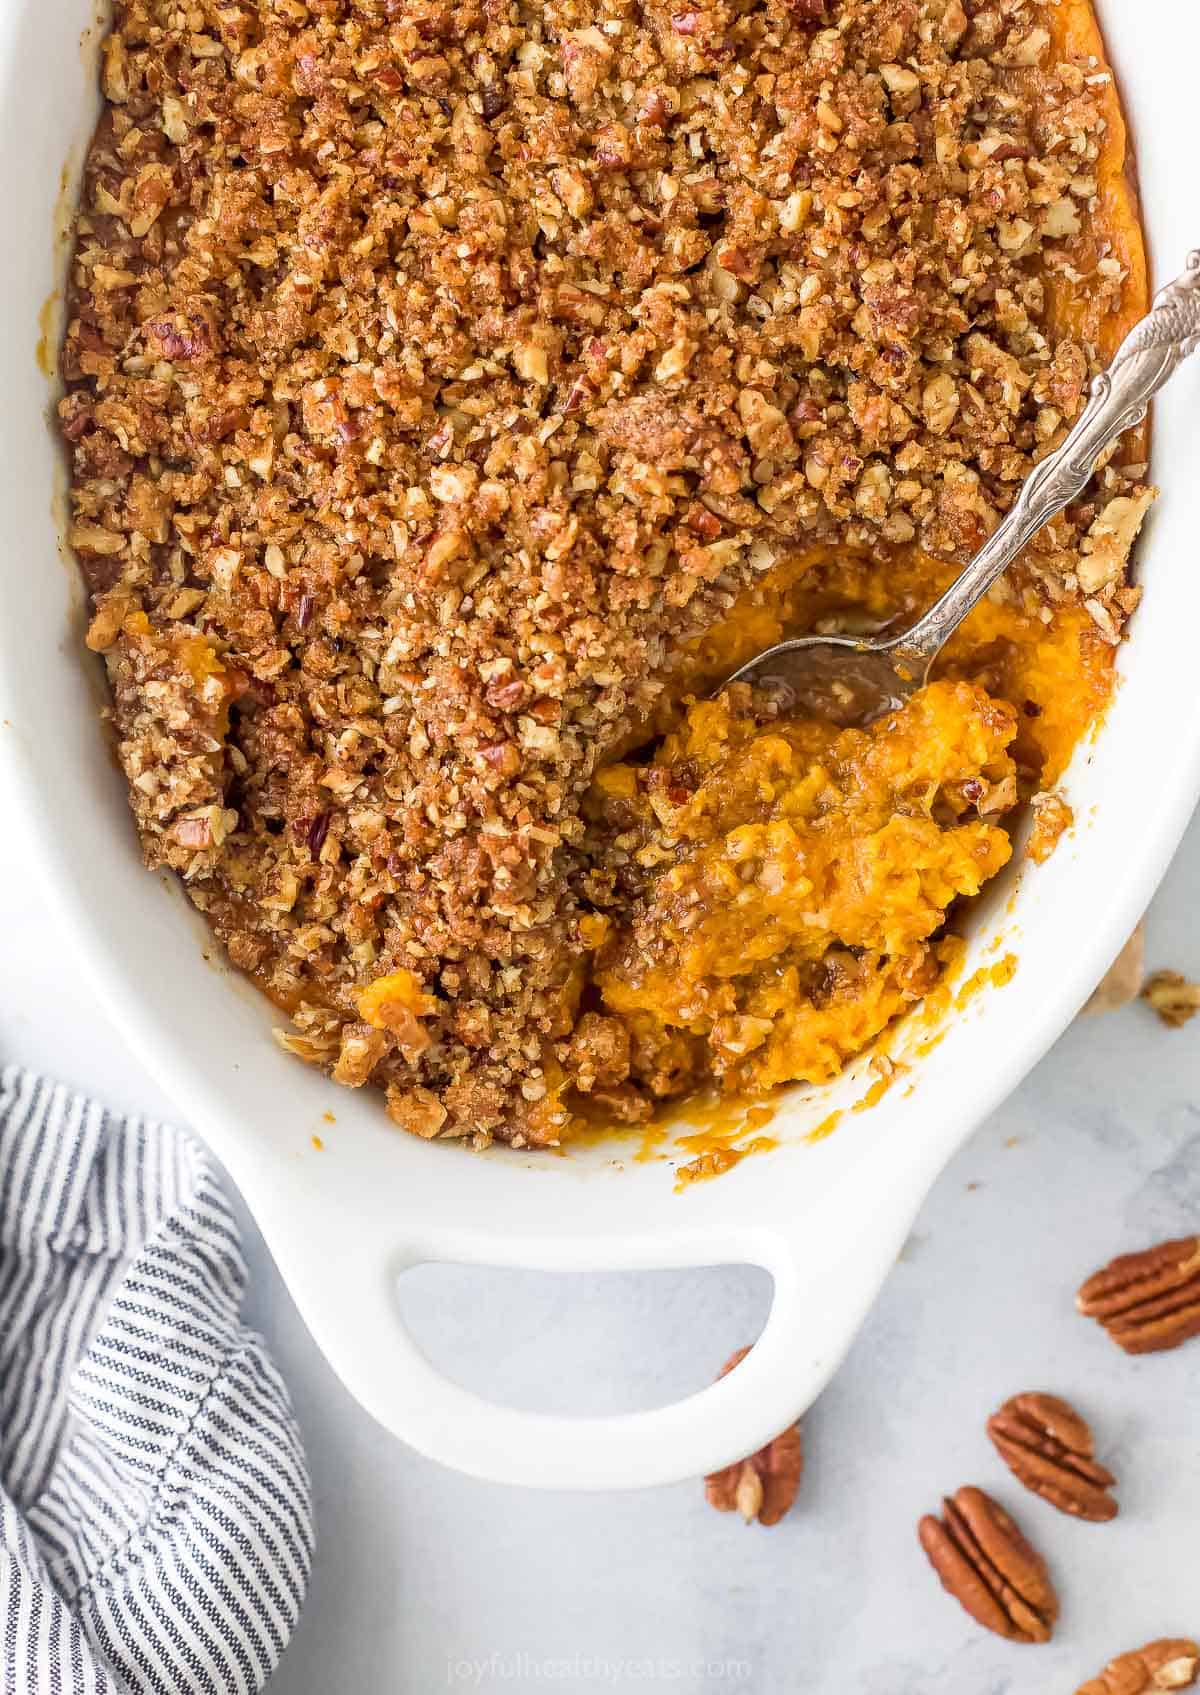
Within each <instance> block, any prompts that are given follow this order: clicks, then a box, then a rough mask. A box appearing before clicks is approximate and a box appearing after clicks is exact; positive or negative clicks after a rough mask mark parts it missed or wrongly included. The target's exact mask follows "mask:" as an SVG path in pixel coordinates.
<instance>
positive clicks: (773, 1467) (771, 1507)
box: [704, 1348, 804, 1524]
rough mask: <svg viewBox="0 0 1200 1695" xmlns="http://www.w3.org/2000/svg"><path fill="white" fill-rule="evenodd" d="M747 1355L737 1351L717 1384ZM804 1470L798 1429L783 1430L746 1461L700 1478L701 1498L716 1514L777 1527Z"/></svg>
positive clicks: (802, 1451)
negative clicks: (738, 1517) (737, 1516)
mask: <svg viewBox="0 0 1200 1695" xmlns="http://www.w3.org/2000/svg"><path fill="white" fill-rule="evenodd" d="M749 1352H750V1350H749V1348H739V1349H738V1351H737V1353H736V1354H734V1355H732V1356H731V1358H729V1359H728V1360H726V1362H725V1364H724V1365H723V1366H722V1367H721V1371H720V1373H719V1376H718V1379H717V1381H718V1382H720V1379H721V1378H722V1377H724V1376H726V1375H727V1373H729V1372H731V1371H732V1370H733V1369H734V1367H735V1366H737V1365H740V1364H741V1362H742V1361H743V1360H744V1359H745V1357H746V1355H747V1354H748V1353H749ZM803 1470H804V1449H803V1447H802V1445H801V1440H800V1426H799V1425H798V1424H792V1425H789V1426H788V1428H787V1429H786V1430H784V1431H783V1432H781V1434H780V1435H778V1436H776V1437H775V1439H774V1440H773V1441H771V1442H768V1443H767V1445H766V1447H765V1448H760V1449H759V1450H758V1452H757V1453H756V1454H751V1455H750V1457H749V1459H745V1460H735V1461H734V1462H733V1464H732V1465H727V1466H725V1467H724V1469H723V1470H721V1471H714V1472H713V1473H712V1474H711V1475H710V1476H708V1477H706V1478H705V1479H704V1498H705V1500H707V1502H708V1504H709V1506H711V1507H716V1509H717V1511H718V1512H722V1513H731V1512H733V1511H734V1510H735V1509H736V1511H738V1512H739V1513H741V1515H742V1517H743V1518H744V1519H745V1521H746V1523H747V1524H751V1523H752V1522H753V1521H754V1520H755V1519H757V1520H758V1522H759V1523H760V1524H778V1523H779V1521H780V1519H781V1518H782V1517H783V1516H784V1514H785V1513H786V1512H787V1510H788V1508H789V1507H790V1506H791V1504H792V1502H793V1501H794V1500H795V1499H796V1491H797V1489H798V1488H799V1487H800V1476H801V1473H802V1472H803Z"/></svg>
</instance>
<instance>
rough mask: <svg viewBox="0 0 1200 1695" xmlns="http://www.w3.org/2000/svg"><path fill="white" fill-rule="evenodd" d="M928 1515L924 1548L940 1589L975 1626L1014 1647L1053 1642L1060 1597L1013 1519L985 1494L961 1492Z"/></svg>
mask: <svg viewBox="0 0 1200 1695" xmlns="http://www.w3.org/2000/svg"><path fill="white" fill-rule="evenodd" d="M942 1511H943V1517H942V1518H940V1519H937V1518H934V1517H933V1516H932V1514H926V1516H925V1517H924V1518H923V1519H922V1520H921V1522H920V1524H919V1525H918V1526H917V1535H918V1536H919V1538H920V1541H921V1546H922V1548H924V1550H925V1552H926V1554H927V1555H928V1558H929V1563H930V1565H932V1567H933V1569H934V1571H936V1572H937V1574H938V1576H939V1577H940V1578H941V1580H942V1588H943V1589H944V1590H945V1591H946V1592H947V1594H949V1595H953V1596H954V1599H955V1600H956V1601H957V1602H958V1603H959V1605H960V1606H961V1607H964V1608H965V1609H966V1611H967V1612H969V1613H970V1615H971V1617H972V1618H973V1619H974V1620H975V1621H976V1623H977V1624H982V1625H983V1626H984V1627H985V1628H986V1629H988V1630H994V1631H995V1632H996V1634H997V1636H1006V1637H1007V1638H1008V1639H1009V1641H1011V1642H1049V1640H1050V1637H1051V1634H1052V1633H1053V1630H1054V1621H1055V1619H1056V1618H1057V1617H1058V1596H1057V1595H1056V1594H1055V1591H1054V1585H1053V1584H1052V1583H1051V1581H1050V1576H1049V1573H1048V1572H1047V1570H1046V1564H1045V1561H1044V1560H1043V1559H1042V1556H1041V1555H1040V1554H1039V1553H1038V1552H1037V1550H1036V1548H1033V1547H1031V1546H1030V1544H1029V1543H1028V1542H1027V1541H1026V1540H1025V1538H1024V1536H1022V1534H1021V1532H1020V1531H1019V1530H1018V1529H1017V1527H1016V1525H1015V1524H1014V1523H1013V1521H1012V1519H1011V1518H1010V1517H1009V1515H1008V1514H1007V1513H1006V1512H1005V1511H1004V1508H1003V1507H1001V1506H1000V1505H999V1504H998V1503H997V1502H996V1501H993V1500H992V1498H991V1496H990V1495H985V1494H984V1492H983V1490H982V1489H975V1488H970V1487H968V1488H965V1489H960V1490H959V1491H958V1492H957V1494H955V1495H954V1496H953V1497H951V1498H950V1499H948V1500H945V1501H943V1502H942Z"/></svg>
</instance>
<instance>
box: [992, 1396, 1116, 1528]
mask: <svg viewBox="0 0 1200 1695" xmlns="http://www.w3.org/2000/svg"><path fill="white" fill-rule="evenodd" d="M987 1433H988V1435H989V1436H990V1437H991V1439H992V1441H993V1442H994V1443H995V1445H996V1449H997V1452H998V1453H999V1455H1000V1458H1001V1459H1002V1460H1003V1461H1004V1463H1005V1465H1006V1466H1007V1467H1008V1469H1009V1470H1010V1471H1011V1472H1012V1474H1013V1476H1014V1477H1015V1478H1016V1479H1017V1480H1018V1481H1019V1482H1021V1483H1023V1484H1024V1485H1025V1487H1026V1489H1032V1490H1033V1492H1034V1494H1035V1495H1040V1496H1041V1497H1042V1498H1043V1500H1046V1501H1049V1503H1050V1505H1051V1506H1052V1507H1057V1508H1058V1510H1059V1512H1063V1513H1073V1514H1074V1515H1075V1517H1076V1518H1086V1519H1091V1520H1092V1521H1093V1522H1095V1523H1097V1524H1099V1523H1103V1522H1104V1521H1105V1520H1106V1519H1110V1518H1115V1517H1116V1516H1117V1503H1116V1502H1115V1501H1114V1500H1113V1498H1112V1496H1111V1495H1110V1494H1109V1489H1110V1488H1111V1487H1112V1485H1113V1484H1114V1483H1115V1482H1116V1478H1115V1477H1114V1476H1113V1474H1112V1472H1111V1471H1109V1470H1107V1468H1106V1467H1104V1466H1102V1465H1100V1464H1099V1462H1098V1461H1097V1460H1096V1459H1095V1458H1094V1454H1095V1446H1094V1444H1093V1442H1092V1432H1091V1430H1090V1429H1089V1427H1088V1424H1087V1421H1086V1419H1082V1418H1080V1416H1079V1414H1078V1413H1077V1412H1076V1411H1075V1409H1074V1407H1072V1406H1070V1405H1068V1403H1067V1402H1066V1401H1062V1400H1060V1399H1059V1398H1058V1396H1057V1395H1039V1394H1026V1395H1014V1396H1013V1397H1012V1399H1011V1400H1008V1401H1005V1403H1004V1405H1003V1406H1002V1407H1001V1408H1000V1410H999V1412H995V1413H993V1414H992V1416H991V1418H989V1419H988V1422H987Z"/></svg>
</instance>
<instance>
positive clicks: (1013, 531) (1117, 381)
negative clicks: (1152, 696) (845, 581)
mask: <svg viewBox="0 0 1200 1695" xmlns="http://www.w3.org/2000/svg"><path fill="white" fill-rule="evenodd" d="M1198 345H1200V251H1197V252H1194V253H1191V254H1189V256H1188V262H1187V270H1186V271H1185V272H1184V274H1183V275H1182V276H1181V277H1177V278H1176V280H1175V281H1174V282H1173V283H1169V284H1168V285H1167V286H1166V288H1164V289H1162V290H1160V292H1159V293H1158V294H1157V295H1156V296H1155V298H1154V304H1153V306H1152V307H1151V308H1150V311H1149V312H1148V313H1147V314H1146V316H1145V317H1144V318H1143V319H1142V320H1141V321H1140V323H1137V324H1135V325H1134V327H1133V329H1132V330H1130V332H1129V334H1128V335H1127V336H1126V337H1125V340H1124V341H1123V342H1122V343H1121V345H1120V347H1119V348H1118V349H1117V351H1116V353H1115V354H1114V356H1113V359H1112V363H1111V364H1110V365H1109V367H1108V369H1107V370H1106V371H1103V372H1102V373H1101V374H1100V375H1099V376H1098V377H1097V378H1096V379H1095V381H1094V382H1093V383H1092V388H1091V398H1090V399H1089V400H1088V403H1087V405H1086V406H1085V407H1084V409H1083V411H1082V412H1081V413H1080V415H1079V418H1078V420H1077V421H1076V423H1075V426H1074V428H1073V429H1072V430H1071V432H1070V433H1069V435H1068V436H1067V437H1066V440H1065V441H1064V442H1063V443H1062V445H1061V446H1060V447H1057V448H1056V449H1055V450H1054V452H1053V453H1050V454H1047V456H1046V458H1045V459H1043V460H1042V461H1041V463H1040V464H1039V465H1038V466H1037V467H1036V468H1035V469H1034V471H1033V472H1032V473H1031V475H1030V476H1029V478H1028V479H1027V481H1026V482H1025V484H1024V486H1023V487H1022V489H1021V492H1020V493H1019V494H1018V496H1017V498H1016V500H1015V501H1014V502H1013V505H1012V507H1011V508H1010V509H1009V511H1008V513H1007V514H1006V516H1005V517H1004V519H1003V520H1002V522H1001V523H1000V524H999V525H998V526H997V528H996V529H995V530H994V531H993V532H992V534H991V535H990V536H989V537H988V539H987V541H986V542H985V543H984V544H983V546H982V547H981V548H980V550H979V552H978V553H977V554H976V555H975V557H974V559H972V561H971V563H970V564H969V565H968V566H967V568H966V570H965V571H964V572H963V574H962V576H961V577H959V578H958V580H957V581H956V582H954V583H952V584H951V586H950V587H949V588H948V589H947V590H946V592H945V594H944V595H943V596H942V597H941V599H940V600H939V601H937V602H936V604H935V605H933V606H931V607H930V609H929V611H928V612H926V614H925V616H924V617H923V618H920V619H918V621H917V622H916V623H915V624H914V625H912V627H911V628H910V629H907V630H905V631H904V632H903V633H902V634H900V635H898V636H891V637H889V638H888V640H886V641H866V640H862V639H860V638H855V637H852V636H801V637H798V638H796V639H795V640H793V641H785V642H778V643H776V645H775V646H774V647H769V648H767V649H766V650H765V651H764V652H762V653H760V654H759V655H758V656H757V657H756V658H754V659H751V660H750V661H749V662H748V663H747V664H745V665H743V666H742V667H741V669H740V670H738V671H735V672H734V674H733V676H732V677H730V678H729V679H728V682H730V683H737V682H745V683H753V684H754V685H755V686H756V687H758V688H766V689H769V690H771V691H772V692H773V693H775V694H776V695H777V696H778V697H779V700H780V703H781V705H783V707H784V709H785V710H787V711H789V712H791V711H797V710H799V711H802V712H809V713H812V714H813V715H814V716H817V717H823V718H829V719H832V720H833V722H834V723H835V724H843V725H850V724H869V723H870V722H871V720H872V719H874V718H878V717H880V716H881V715H882V714H883V713H885V712H890V711H891V710H892V709H893V708H895V707H897V706H901V705H903V703H904V701H905V700H907V699H908V697H909V696H910V695H911V694H913V693H914V692H915V691H916V690H917V689H919V688H920V687H921V686H922V684H923V683H924V682H925V680H926V677H927V676H928V674H929V668H930V666H931V665H932V664H933V662H934V660H935V659H936V658H937V656H938V654H939V653H940V652H941V650H942V648H943V647H944V646H945V644H946V642H947V641H948V640H949V638H950V637H951V636H952V635H953V634H954V632H955V630H956V629H957V628H958V626H959V625H960V624H961V623H962V621H963V619H964V618H965V617H966V616H967V614H968V612H970V611H971V610H972V608H973V607H975V606H976V605H977V604H978V603H979V601H980V600H981V599H982V598H983V596H984V595H985V594H986V593H987V591H988V589H989V588H991V586H992V584H993V583H994V582H995V581H996V579H997V577H999V576H1000V575H1001V573H1002V572H1003V571H1005V570H1006V569H1007V568H1008V566H1009V565H1011V564H1012V562H1013V560H1014V559H1015V558H1016V556H1017V554H1018V553H1020V551H1021V549H1022V548H1023V547H1024V546H1025V543H1026V542H1027V541H1028V540H1029V539H1030V537H1031V536H1033V535H1034V534H1035V533H1036V532H1037V531H1038V530H1040V529H1041V527H1042V525H1043V524H1044V523H1046V522H1047V521H1048V520H1049V519H1051V518H1053V517H1054V516H1055V514H1056V513H1058V512H1061V511H1062V509H1063V507H1064V506H1066V505H1067V504H1068V503H1069V502H1070V501H1072V500H1074V499H1075V498H1076V496H1077V495H1079V494H1081V493H1082V492H1083V490H1084V488H1085V487H1086V485H1087V483H1088V481H1089V479H1090V477H1091V475H1092V472H1093V471H1094V470H1095V467H1096V461H1097V459H1098V458H1099V457H1100V455H1101V453H1102V452H1103V451H1104V449H1105V448H1106V447H1107V446H1108V445H1109V444H1110V443H1111V442H1112V441H1114V440H1115V439H1116V438H1117V436H1119V435H1120V434H1121V432H1122V431H1123V430H1127V429H1129V428H1130V426H1131V425H1133V424H1136V423H1138V422H1140V420H1141V419H1142V418H1144V417H1145V415H1146V408H1147V406H1148V404H1149V402H1150V397H1151V396H1152V395H1153V394H1156V393H1157V392H1158V390H1159V389H1160V388H1161V387H1162V386H1163V384H1164V383H1165V382H1166V381H1167V379H1168V378H1169V377H1171V376H1173V375H1174V373H1175V372H1176V371H1177V370H1178V368H1179V366H1180V365H1181V364H1182V363H1183V361H1184V360H1185V359H1186V358H1188V356H1189V355H1190V354H1192V353H1194V352H1195V350H1196V347H1197V346H1198Z"/></svg>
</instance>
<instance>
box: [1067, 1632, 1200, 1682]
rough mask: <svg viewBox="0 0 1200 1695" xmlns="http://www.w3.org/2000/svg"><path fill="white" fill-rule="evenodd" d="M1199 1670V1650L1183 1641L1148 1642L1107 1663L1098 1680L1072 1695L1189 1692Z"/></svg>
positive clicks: (1182, 1638) (1092, 1680)
mask: <svg viewBox="0 0 1200 1695" xmlns="http://www.w3.org/2000/svg"><path fill="white" fill-rule="evenodd" d="M1198 1670H1200V1648H1198V1647H1197V1646H1196V1644H1195V1643H1194V1642H1191V1641H1189V1640H1188V1639H1187V1638H1186V1637H1180V1638H1178V1639H1175V1640H1171V1639H1163V1640H1160V1641H1158V1642H1147V1644H1146V1646H1145V1647H1144V1648H1134V1649H1132V1650H1131V1651H1130V1652H1129V1653H1128V1654H1118V1656H1117V1658H1116V1659H1115V1660H1110V1661H1109V1662H1108V1664H1107V1665H1106V1666H1105V1668H1104V1670H1103V1671H1102V1672H1101V1673H1100V1675H1099V1677H1093V1678H1089V1679H1088V1681H1087V1682H1086V1683H1084V1684H1081V1685H1080V1687H1079V1688H1078V1689H1077V1690H1076V1691H1075V1695H1153V1692H1154V1691H1155V1690H1161V1689H1190V1688H1191V1686H1192V1685H1193V1684H1194V1683H1195V1681H1196V1675H1197V1671H1198Z"/></svg>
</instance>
